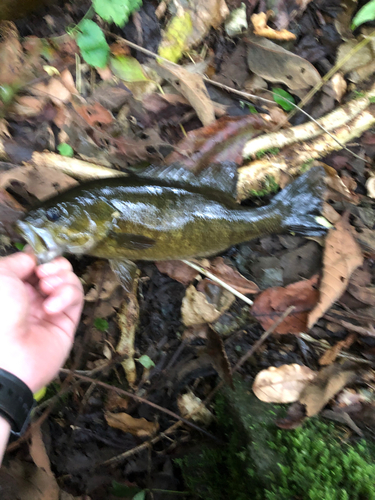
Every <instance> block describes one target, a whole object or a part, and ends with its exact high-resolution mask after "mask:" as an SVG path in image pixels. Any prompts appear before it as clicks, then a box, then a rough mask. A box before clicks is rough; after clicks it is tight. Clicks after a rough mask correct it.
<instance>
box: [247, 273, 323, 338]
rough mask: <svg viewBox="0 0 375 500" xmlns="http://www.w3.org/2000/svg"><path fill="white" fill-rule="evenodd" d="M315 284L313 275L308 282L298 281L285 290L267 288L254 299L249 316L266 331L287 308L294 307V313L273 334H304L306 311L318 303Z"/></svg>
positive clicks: (315, 277) (316, 281) (316, 282)
mask: <svg viewBox="0 0 375 500" xmlns="http://www.w3.org/2000/svg"><path fill="white" fill-rule="evenodd" d="M317 284H318V276H317V275H315V276H313V277H312V278H310V279H309V280H303V281H298V282H297V283H292V284H291V285H288V286H286V287H285V288H284V287H281V286H276V287H273V288H268V289H267V290H265V291H264V292H262V293H261V294H260V295H258V297H256V299H255V301H254V305H253V308H252V310H251V314H252V315H253V316H255V317H256V318H257V320H258V321H259V322H260V324H261V325H262V326H263V328H264V329H265V330H267V328H269V327H270V326H271V325H272V324H273V323H274V322H275V321H276V320H277V319H278V318H279V317H280V316H281V315H282V314H283V313H284V312H285V310H286V309H287V308H288V307H289V306H295V308H296V311H295V312H292V313H291V314H290V315H289V316H288V317H287V318H285V320H284V321H283V322H282V323H280V325H279V326H278V327H277V328H276V329H275V333H281V334H286V333H294V334H298V333H301V332H304V331H306V329H307V325H306V323H307V317H308V311H309V310H311V309H312V308H313V307H314V306H315V304H316V303H317V301H318V297H319V293H318V290H317V289H316V286H317Z"/></svg>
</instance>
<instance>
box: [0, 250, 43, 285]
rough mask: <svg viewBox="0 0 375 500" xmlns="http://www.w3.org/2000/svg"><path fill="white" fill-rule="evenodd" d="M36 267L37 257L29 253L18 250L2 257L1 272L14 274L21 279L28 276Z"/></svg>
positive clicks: (0, 259) (0, 262)
mask: <svg viewBox="0 0 375 500" xmlns="http://www.w3.org/2000/svg"><path fill="white" fill-rule="evenodd" d="M35 267H36V258H35V256H33V255H30V254H28V253H23V252H18V253H15V254H12V255H8V256H7V257H2V258H0V272H3V271H6V274H8V275H9V274H13V275H15V276H16V277H17V278H19V279H21V280H25V279H26V278H28V277H29V276H30V275H31V274H32V273H33V271H34V269H35Z"/></svg>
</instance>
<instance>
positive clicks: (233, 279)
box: [208, 257, 259, 294]
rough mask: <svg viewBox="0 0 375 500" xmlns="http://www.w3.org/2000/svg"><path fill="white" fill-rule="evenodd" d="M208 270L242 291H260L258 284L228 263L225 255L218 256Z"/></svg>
mask: <svg viewBox="0 0 375 500" xmlns="http://www.w3.org/2000/svg"><path fill="white" fill-rule="evenodd" d="M208 270H209V271H210V272H211V273H212V274H214V275H215V276H216V277H218V278H220V279H221V280H222V281H224V282H225V283H226V284H227V285H230V286H231V287H232V288H234V289H235V290H237V291H238V292H240V293H243V294H247V293H259V287H258V285H256V284H255V283H254V282H253V281H249V280H248V279H246V278H245V276H242V274H240V273H239V272H238V271H237V269H235V268H234V267H232V266H229V265H228V264H226V263H225V261H224V259H223V257H216V259H214V260H213V261H212V262H211V264H210V267H209V269H208Z"/></svg>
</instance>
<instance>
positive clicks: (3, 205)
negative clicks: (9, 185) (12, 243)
mask: <svg viewBox="0 0 375 500" xmlns="http://www.w3.org/2000/svg"><path fill="white" fill-rule="evenodd" d="M0 179H1V175H0ZM24 212H25V210H24V208H23V207H22V205H20V204H19V203H18V201H16V200H15V198H13V196H11V195H10V194H9V193H8V192H7V191H5V189H4V188H0V227H5V228H6V229H7V230H8V231H9V230H10V229H11V225H12V224H14V222H16V220H18V219H19V218H20V217H21V215H23V213H24Z"/></svg>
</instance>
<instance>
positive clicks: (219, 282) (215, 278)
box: [181, 260, 254, 306]
mask: <svg viewBox="0 0 375 500" xmlns="http://www.w3.org/2000/svg"><path fill="white" fill-rule="evenodd" d="M181 262H183V263H184V264H186V265H187V266H190V267H192V268H193V269H195V270H196V271H198V272H199V273H202V274H204V275H205V276H207V278H210V280H212V281H215V282H216V283H218V284H219V285H220V286H222V287H223V288H225V289H226V290H228V291H229V292H232V293H233V295H236V296H237V297H239V298H240V299H241V300H243V301H244V302H246V304H249V306H252V305H253V304H254V302H253V301H252V300H250V299H248V298H247V297H246V296H245V295H243V294H242V293H241V292H238V291H237V290H236V289H235V288H233V287H231V286H230V285H228V284H227V283H225V282H224V281H223V280H221V279H220V278H218V277H217V276H215V275H214V274H212V273H210V271H207V270H206V269H205V268H204V267H201V266H197V265H196V264H193V263H192V262H190V261H188V260H182V261H181Z"/></svg>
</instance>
